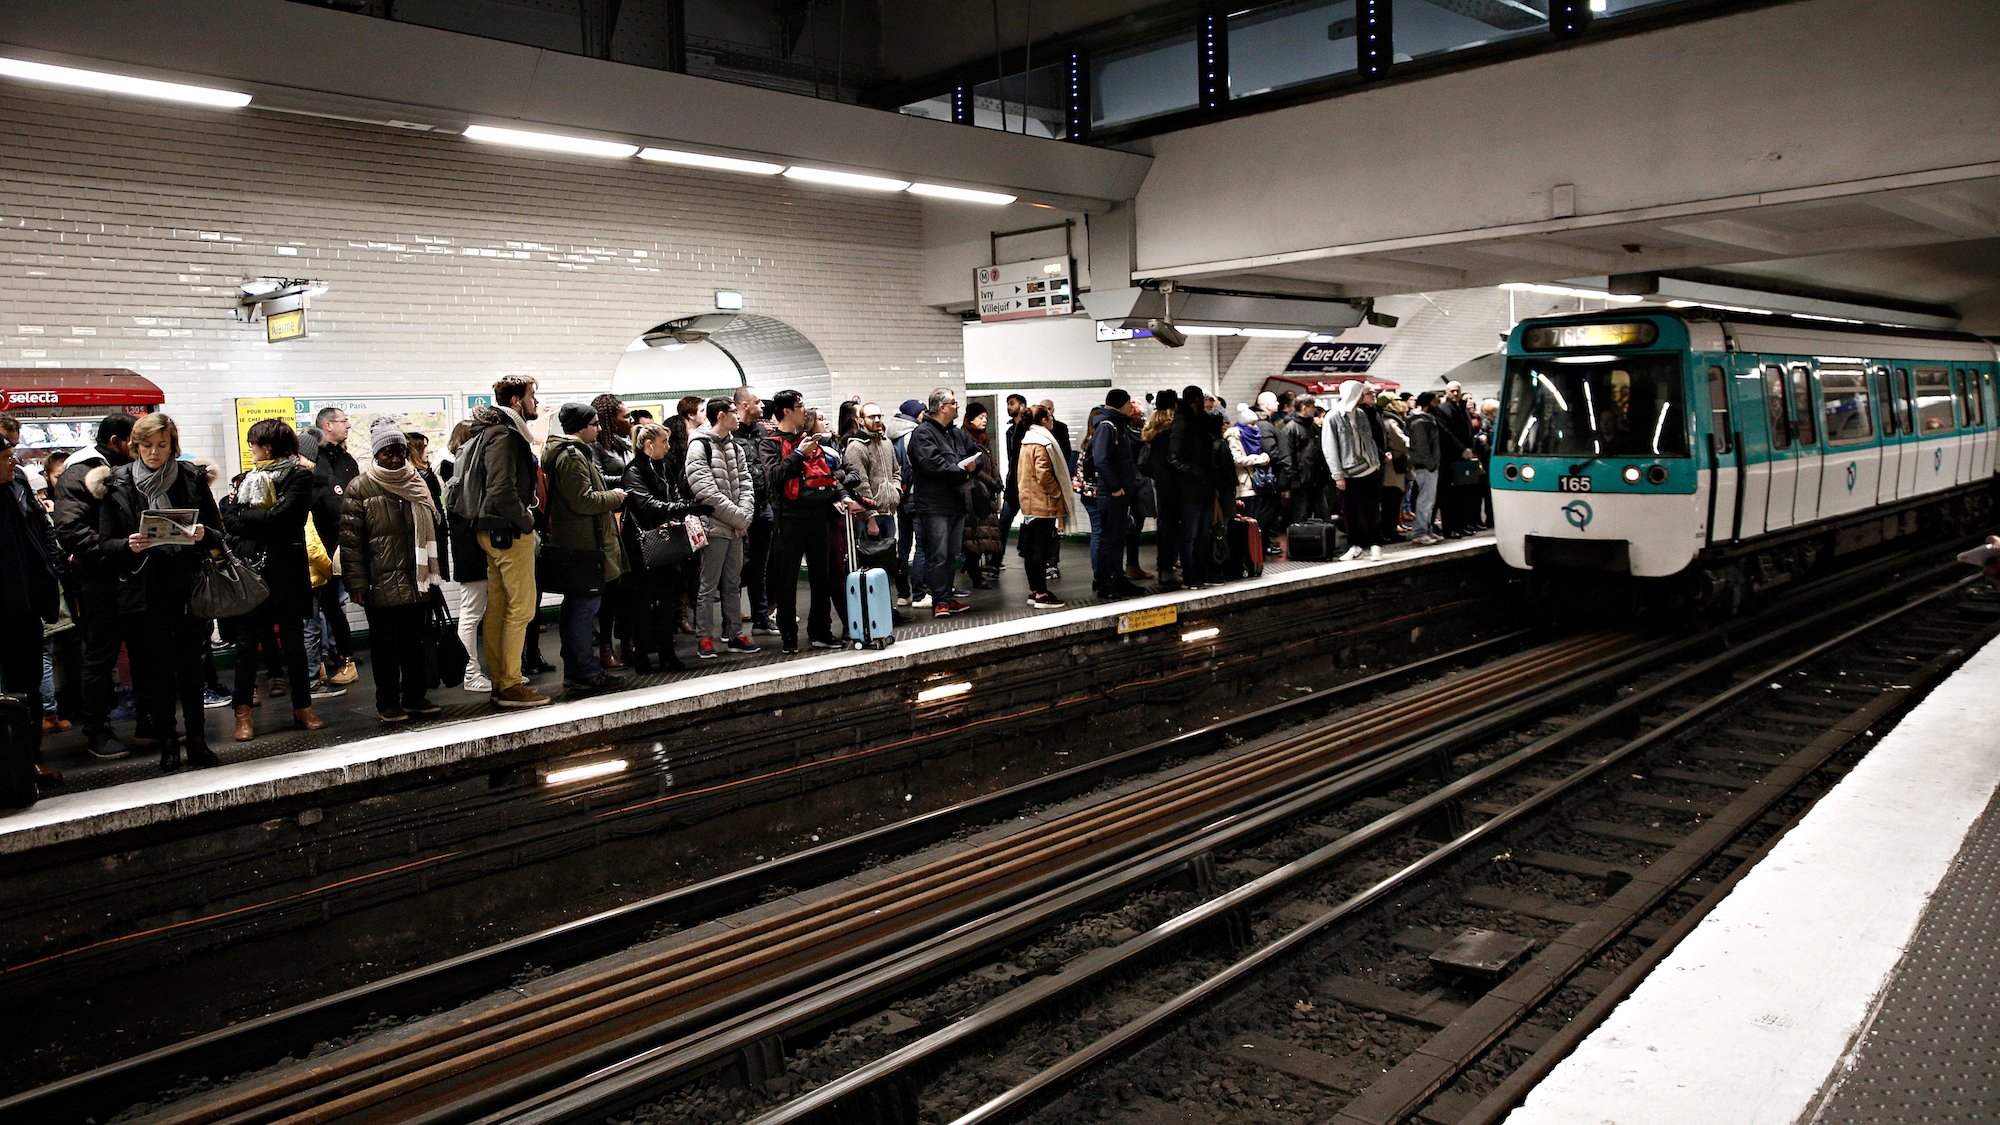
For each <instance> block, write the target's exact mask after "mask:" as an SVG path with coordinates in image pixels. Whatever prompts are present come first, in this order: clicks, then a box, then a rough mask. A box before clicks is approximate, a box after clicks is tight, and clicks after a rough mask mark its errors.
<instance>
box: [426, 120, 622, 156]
mask: <svg viewBox="0 0 2000 1125" xmlns="http://www.w3.org/2000/svg"><path fill="white" fill-rule="evenodd" d="M465 139H466V140H469V141H484V142H486V143H488V144H496V145H513V146H515V147H516V148H532V149H539V150H540V151H542V152H567V153H572V154H574V155H577V156H611V157H620V156H632V155H634V154H635V153H637V152H638V151H639V146H638V145H628V144H620V143H619V142H617V141H593V140H591V139H589V138H588V137H565V136H563V135H562V134H560V133H535V132H530V131H529V130H526V129H502V128H500V127H499V126H497V125H468V126H466V127H465Z"/></svg>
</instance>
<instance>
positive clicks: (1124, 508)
mask: <svg viewBox="0 0 2000 1125" xmlns="http://www.w3.org/2000/svg"><path fill="white" fill-rule="evenodd" d="M1092 516H1093V518H1092V521H1091V524H1090V576H1091V581H1092V583H1093V584H1095V585H1097V586H1112V585H1117V584H1119V583H1120V582H1122V581H1124V579H1125V537H1126V536H1128V535H1130V534H1132V499H1131V497H1129V496H1103V495H1100V496H1098V497H1097V506H1096V509H1095V510H1094V511H1093V512H1092Z"/></svg>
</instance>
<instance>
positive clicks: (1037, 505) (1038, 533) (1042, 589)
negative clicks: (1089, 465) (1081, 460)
mask: <svg viewBox="0 0 2000 1125" xmlns="http://www.w3.org/2000/svg"><path fill="white" fill-rule="evenodd" d="M1029 417H1030V418H1031V420H1032V421H1031V423H1030V425H1029V426H1028V430H1027V432H1026V433H1024V434H1022V435H1021V462H1020V466H1019V468H1018V469H1017V470H1016V481H1017V486H1018V490H1019V492H1020V494H1021V560H1022V563H1023V565H1024V568H1025V569H1026V570H1027V572H1028V589H1029V590H1031V591H1033V593H1031V594H1030V595H1029V597H1028V606H1029V608H1031V609H1061V608H1063V605H1064V604H1065V603H1064V602H1063V600H1062V599H1061V598H1058V597H1056V596H1055V595H1054V594H1051V593H1049V564H1050V562H1052V561H1053V560H1054V559H1055V552H1056V536H1057V535H1059V534H1061V533H1062V532H1063V531H1065V530H1067V529H1068V528H1069V515H1070V508H1069V505H1070V496H1071V495H1073V491H1072V489H1071V488H1070V482H1069V465H1068V463H1067V462H1066V461H1065V460H1064V459H1063V455H1062V450H1061V447H1060V446H1059V445H1058V444H1057V443H1056V436H1055V430H1054V423H1055V414H1054V412H1053V411H1051V410H1050V409H1049V407H1048V405H1047V404H1046V403H1045V404H1043V405H1041V406H1035V407H1030V408H1029Z"/></svg>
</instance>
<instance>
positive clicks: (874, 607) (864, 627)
mask: <svg viewBox="0 0 2000 1125" xmlns="http://www.w3.org/2000/svg"><path fill="white" fill-rule="evenodd" d="M859 531H860V529H859V528H858V527H856V526H855V520H854V517H852V516H849V517H848V520H847V639H848V640H849V641H851V642H853V644H854V647H855V648H883V647H885V646H887V645H890V644H893V643H895V640H896V617H895V612H896V611H895V603H894V601H893V600H892V599H891V598H890V595H889V572H888V571H886V570H883V569H882V568H881V567H865V568H864V567H862V566H861V565H860V563H859V561H858V560H857V559H856V557H855V545H856V544H857V543H858V542H859V541H860V536H859V534H858V533H859Z"/></svg>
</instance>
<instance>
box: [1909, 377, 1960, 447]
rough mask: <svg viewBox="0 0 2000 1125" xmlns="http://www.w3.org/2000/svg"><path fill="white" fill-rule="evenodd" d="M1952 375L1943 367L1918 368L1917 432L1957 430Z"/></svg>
mask: <svg viewBox="0 0 2000 1125" xmlns="http://www.w3.org/2000/svg"><path fill="white" fill-rule="evenodd" d="M1950 376H1951V373H1950V372H1949V371H1946V370H1945V369H1944V368H1942V367H1919V368H1917V432H1918V433H1920V434H1941V433H1944V432H1945V431H1947V430H1952V429H1956V428H1957V426H1956V424H1955V423H1954V422H1953V421H1952V414H1951V377H1950Z"/></svg>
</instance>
